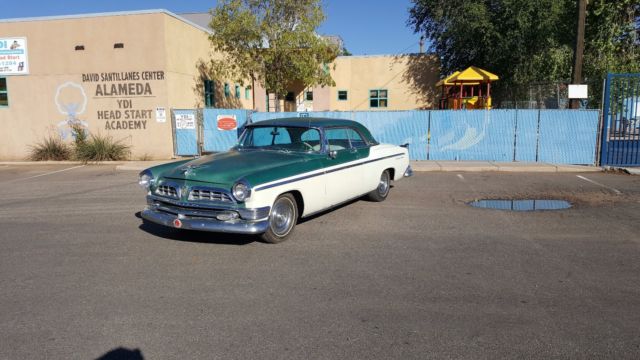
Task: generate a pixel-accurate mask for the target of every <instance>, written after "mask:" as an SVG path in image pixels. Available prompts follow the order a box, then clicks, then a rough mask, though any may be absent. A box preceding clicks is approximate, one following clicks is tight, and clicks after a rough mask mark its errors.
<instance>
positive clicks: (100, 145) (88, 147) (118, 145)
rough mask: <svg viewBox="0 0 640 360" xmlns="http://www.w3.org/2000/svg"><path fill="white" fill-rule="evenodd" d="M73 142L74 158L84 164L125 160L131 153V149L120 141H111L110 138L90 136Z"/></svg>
mask: <svg viewBox="0 0 640 360" xmlns="http://www.w3.org/2000/svg"><path fill="white" fill-rule="evenodd" d="M78 139H79V138H78V137H76V142H75V157H76V159H78V160H80V161H84V162H89V161H109V160H126V159H127V158H128V157H129V154H130V153H131V147H130V146H129V145H127V144H123V143H122V140H113V138H112V137H111V136H102V135H95V134H91V135H90V136H88V137H86V135H85V138H83V139H82V140H80V141H79V140H78Z"/></svg>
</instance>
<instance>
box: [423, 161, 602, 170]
mask: <svg viewBox="0 0 640 360" xmlns="http://www.w3.org/2000/svg"><path fill="white" fill-rule="evenodd" d="M411 167H412V168H413V171H416V172H433V171H440V172H447V171H448V172H451V171H456V172H489V171H499V172H547V173H556V172H600V171H603V169H602V168H600V167H597V166H583V165H556V164H547V163H531V162H494V161H439V160H427V161H412V162H411Z"/></svg>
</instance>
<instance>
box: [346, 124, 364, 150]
mask: <svg viewBox="0 0 640 360" xmlns="http://www.w3.org/2000/svg"><path fill="white" fill-rule="evenodd" d="M347 134H348V135H349V140H350V141H351V146H352V147H354V148H356V149H361V148H365V147H367V142H366V141H364V139H363V138H362V136H361V135H360V133H359V132H357V131H355V130H354V129H351V128H349V129H347Z"/></svg>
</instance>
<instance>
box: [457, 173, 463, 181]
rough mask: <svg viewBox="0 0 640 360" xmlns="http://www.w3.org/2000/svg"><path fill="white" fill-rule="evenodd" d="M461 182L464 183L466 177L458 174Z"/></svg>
mask: <svg viewBox="0 0 640 360" xmlns="http://www.w3.org/2000/svg"><path fill="white" fill-rule="evenodd" d="M456 176H457V177H458V178H459V179H460V180H462V181H464V176H462V174H458V175H456Z"/></svg>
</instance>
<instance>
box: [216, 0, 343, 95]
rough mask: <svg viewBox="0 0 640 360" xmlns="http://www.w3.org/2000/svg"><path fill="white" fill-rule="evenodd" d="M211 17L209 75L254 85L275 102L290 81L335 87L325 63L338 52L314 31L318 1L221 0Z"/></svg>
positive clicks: (319, 12) (319, 18) (319, 17)
mask: <svg viewBox="0 0 640 360" xmlns="http://www.w3.org/2000/svg"><path fill="white" fill-rule="evenodd" d="M212 15H213V18H212V20H211V23H210V27H211V29H212V30H213V34H212V35H211V36H210V40H211V44H212V45H213V48H214V50H216V51H218V52H219V54H218V57H216V58H214V59H212V60H211V70H212V71H211V72H212V75H213V76H215V77H218V78H233V79H235V80H237V81H238V82H241V83H242V82H243V81H245V80H249V79H250V80H252V81H257V82H258V83H260V84H261V85H262V86H263V87H264V88H265V89H266V91H267V93H269V94H275V95H276V96H277V97H278V98H282V97H284V96H285V95H286V93H287V90H288V88H289V86H290V85H291V84H292V83H294V82H298V83H302V84H303V85H304V86H315V85H321V86H325V85H329V86H332V85H334V84H335V83H334V81H333V79H332V78H331V75H330V74H329V71H327V68H326V64H329V63H330V62H332V61H333V60H334V59H335V57H336V56H337V55H338V53H339V49H338V46H336V45H335V44H333V43H332V42H330V41H328V40H326V39H325V38H323V37H322V36H319V35H318V34H317V33H316V29H317V28H318V26H319V25H320V24H321V23H322V21H323V20H324V15H323V12H322V8H321V6H320V0H221V1H219V2H218V5H217V6H216V7H215V8H214V9H213V10H212ZM254 88H255V87H254Z"/></svg>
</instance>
